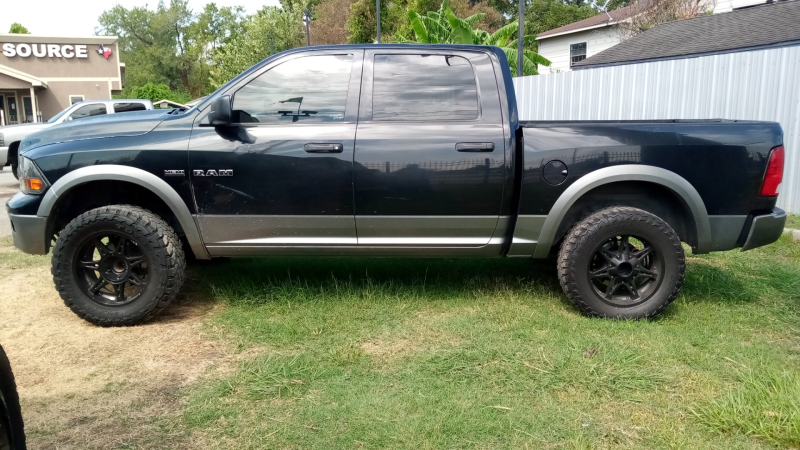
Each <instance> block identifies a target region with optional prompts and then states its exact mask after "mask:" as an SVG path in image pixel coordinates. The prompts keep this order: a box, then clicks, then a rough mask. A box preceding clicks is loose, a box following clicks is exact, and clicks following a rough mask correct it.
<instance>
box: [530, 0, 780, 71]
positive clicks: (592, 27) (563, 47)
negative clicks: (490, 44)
mask: <svg viewBox="0 0 800 450" xmlns="http://www.w3.org/2000/svg"><path fill="white" fill-rule="evenodd" d="M640 1H643V0H640ZM773 1H782V0H716V2H715V3H714V10H713V12H714V14H718V13H725V12H730V11H735V10H740V9H744V8H749V7H752V6H757V5H763V4H765V3H773ZM632 13H633V10H632V8H631V7H624V8H618V9H615V10H613V11H608V12H607V13H606V12H604V13H600V14H598V15H596V16H593V17H590V18H588V19H584V20H580V21H578V22H573V23H570V24H567V25H564V26H562V27H558V28H554V29H552V30H548V31H545V32H544V33H540V34H539V35H538V36H536V41H537V42H538V44H539V50H538V53H539V54H540V55H542V56H544V57H545V58H547V59H548V60H550V62H551V63H552V64H551V65H550V67H545V66H539V73H553V72H567V71H570V70H572V68H573V66H575V64H577V63H579V62H581V61H583V60H584V59H586V58H591V57H592V56H594V55H596V54H598V53H600V52H602V51H603V50H606V49H608V48H611V47H613V46H615V45H617V44H619V43H620V42H622V41H623V40H625V37H626V33H623V32H620V30H619V29H618V28H617V24H618V23H620V22H624V21H625V20H628V19H629V18H630V16H631V14H632Z"/></svg>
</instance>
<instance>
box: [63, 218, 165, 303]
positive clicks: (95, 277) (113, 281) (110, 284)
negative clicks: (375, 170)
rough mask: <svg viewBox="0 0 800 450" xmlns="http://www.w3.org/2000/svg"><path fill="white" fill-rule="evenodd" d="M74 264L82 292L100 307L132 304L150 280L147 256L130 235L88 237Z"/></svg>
mask: <svg viewBox="0 0 800 450" xmlns="http://www.w3.org/2000/svg"><path fill="white" fill-rule="evenodd" d="M75 265H76V267H75V273H76V275H77V278H78V280H77V281H78V283H79V285H80V286H81V288H82V290H83V292H84V293H85V294H86V295H87V296H88V297H89V298H91V299H92V300H93V301H95V302H97V303H99V304H101V305H106V306H123V305H127V304H129V303H131V302H134V301H136V300H137V299H138V298H139V297H140V296H141V295H142V293H143V292H144V291H145V290H146V288H147V283H148V282H149V281H150V274H149V269H150V264H149V261H148V259H147V256H146V255H145V254H144V253H143V252H142V251H141V249H139V246H138V245H137V244H136V242H135V241H134V240H133V239H132V238H131V236H128V235H125V234H122V233H113V232H104V233H99V234H96V235H94V236H89V237H88V238H87V239H86V240H85V241H84V243H83V245H82V246H81V249H80V250H79V251H78V252H77V253H76V254H75Z"/></svg>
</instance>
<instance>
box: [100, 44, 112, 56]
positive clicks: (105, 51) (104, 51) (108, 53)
mask: <svg viewBox="0 0 800 450" xmlns="http://www.w3.org/2000/svg"><path fill="white" fill-rule="evenodd" d="M97 54H98V55H103V57H105V58H106V59H108V57H109V56H111V49H109V48H105V47H103V44H100V48H99V49H98V50H97Z"/></svg>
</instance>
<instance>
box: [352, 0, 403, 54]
mask: <svg viewBox="0 0 800 450" xmlns="http://www.w3.org/2000/svg"><path fill="white" fill-rule="evenodd" d="M407 8H408V3H407V2H406V1H405V0H400V1H394V2H390V1H389V0H381V42H390V41H391V40H392V37H393V36H394V34H395V33H396V32H397V31H398V29H399V27H401V26H402V25H403V24H404V23H405V21H407V19H405V17H406V9H407ZM376 16H377V11H376V10H375V0H359V1H357V2H355V3H353V4H352V5H351V6H350V17H348V19H347V24H346V28H347V42H348V43H350V44H366V43H372V42H375V41H376V40H377V39H378V23H377V21H376Z"/></svg>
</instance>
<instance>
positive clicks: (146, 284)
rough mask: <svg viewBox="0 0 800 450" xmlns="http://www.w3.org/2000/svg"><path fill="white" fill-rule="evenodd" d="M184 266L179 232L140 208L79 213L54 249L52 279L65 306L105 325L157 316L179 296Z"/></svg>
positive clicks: (63, 232) (132, 207)
mask: <svg viewBox="0 0 800 450" xmlns="http://www.w3.org/2000/svg"><path fill="white" fill-rule="evenodd" d="M185 268H186V259H185V257H184V253H183V247H182V246H181V241H180V239H179V238H178V236H177V234H176V233H175V231H174V230H173V229H172V228H171V227H170V226H169V225H168V224H167V223H166V222H165V221H164V220H162V219H161V218H160V217H158V216H157V215H155V214H153V213H151V212H150V211H147V210H145V209H142V208H139V207H136V206H129V205H115V206H106V207H102V208H97V209H93V210H91V211H89V212H86V213H84V214H81V215H80V216H78V217H77V218H75V219H74V220H72V221H71V222H70V223H69V224H68V225H67V226H66V228H64V230H63V231H62V232H61V233H60V234H59V236H58V240H57V241H56V245H55V248H54V249H53V259H52V273H53V280H54V282H55V285H56V289H57V290H58V292H59V294H60V295H61V298H62V299H63V300H64V303H66V305H67V306H68V307H69V308H70V309H72V311H73V312H74V313H75V314H77V315H78V316H80V317H81V318H83V319H85V320H87V321H89V322H91V323H93V324H96V325H101V326H120V325H132V324H135V323H137V322H141V321H144V320H149V319H151V318H153V317H155V316H156V315H157V314H158V313H159V312H160V311H161V310H162V309H164V308H165V307H166V306H167V305H168V304H169V303H170V302H171V301H172V300H173V299H174V298H175V296H176V295H177V293H178V290H179V289H180V287H181V285H182V284H183V280H184V270H185Z"/></svg>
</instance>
